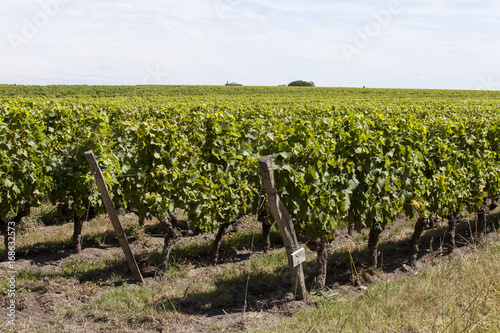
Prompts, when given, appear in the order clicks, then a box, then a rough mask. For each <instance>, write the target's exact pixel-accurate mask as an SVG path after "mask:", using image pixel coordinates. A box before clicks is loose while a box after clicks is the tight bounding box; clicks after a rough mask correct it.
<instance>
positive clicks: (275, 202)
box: [259, 155, 307, 300]
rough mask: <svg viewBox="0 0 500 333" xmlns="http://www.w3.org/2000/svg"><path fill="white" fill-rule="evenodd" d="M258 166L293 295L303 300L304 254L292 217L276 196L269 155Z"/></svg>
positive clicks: (261, 158)
mask: <svg viewBox="0 0 500 333" xmlns="http://www.w3.org/2000/svg"><path fill="white" fill-rule="evenodd" d="M259 166H260V171H261V173H262V180H263V182H264V188H265V189H266V192H267V198H268V202H269V208H270V210H271V214H272V215H273V217H274V219H275V220H276V222H277V223H278V227H279V230H280V234H281V237H282V238H283V243H284V244H285V249H286V254H287V257H288V267H289V268H290V273H291V275H292V286H294V290H295V296H296V298H297V299H301V300H305V299H306V298H307V290H306V283H305V279H304V271H303V269H302V262H303V260H304V259H305V256H304V254H303V253H302V251H300V249H299V244H298V242H297V236H296V235H295V229H294V227H293V221H292V217H291V216H290V214H289V213H288V211H287V210H286V207H285V205H284V204H283V202H281V200H280V197H279V196H278V193H277V190H276V182H275V181H274V168H273V160H272V157H271V155H268V156H263V157H260V158H259ZM298 258H300V259H298ZM301 259H302V260H301ZM297 263H298V265H297Z"/></svg>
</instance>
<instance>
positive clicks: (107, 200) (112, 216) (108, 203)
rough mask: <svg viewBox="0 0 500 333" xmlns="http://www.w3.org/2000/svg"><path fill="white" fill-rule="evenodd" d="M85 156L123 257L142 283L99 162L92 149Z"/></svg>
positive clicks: (135, 276)
mask: <svg viewBox="0 0 500 333" xmlns="http://www.w3.org/2000/svg"><path fill="white" fill-rule="evenodd" d="M85 156H86V157H87V161H88V162H89V164H90V169H92V173H93V174H94V177H95V181H96V183H97V187H98V188H99V192H101V196H102V201H103V202H104V206H105V207H106V211H107V212H108V216H109V220H110V221H111V224H112V225H113V228H114V229H115V234H116V238H118V241H119V242H120V245H121V247H122V249H123V253H124V254H125V258H127V262H128V266H129V267H130V271H131V272H132V275H133V276H134V278H135V279H136V280H137V281H138V282H140V283H143V282H144V279H143V278H142V274H141V271H140V270H139V266H138V265H137V261H136V260H135V257H134V254H133V253H132V250H131V249H130V246H129V244H128V241H127V236H126V235H125V232H124V231H123V228H122V225H121V223H120V219H119V218H118V213H117V212H116V209H115V205H114V204H113V201H112V200H111V197H110V196H109V192H108V187H107V186H106V181H105V180H104V176H103V175H102V172H101V168H100V167H99V164H98V163H97V160H96V159H95V157H94V153H93V152H92V150H89V151H86V152H85Z"/></svg>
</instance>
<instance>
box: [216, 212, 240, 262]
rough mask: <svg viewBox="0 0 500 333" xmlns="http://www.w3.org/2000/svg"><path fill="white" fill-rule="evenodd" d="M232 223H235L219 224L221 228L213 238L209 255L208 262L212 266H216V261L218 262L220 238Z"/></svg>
mask: <svg viewBox="0 0 500 333" xmlns="http://www.w3.org/2000/svg"><path fill="white" fill-rule="evenodd" d="M234 223H235V222H226V223H223V224H221V226H220V227H219V231H218V232H217V235H216V236H215V240H214V246H213V248H212V253H211V254H210V261H211V262H212V264H213V265H217V261H219V251H220V245H221V243H222V237H223V236H224V235H225V234H226V232H227V229H228V228H229V227H230V226H231V225H232V224H234Z"/></svg>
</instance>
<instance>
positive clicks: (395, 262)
mask: <svg viewBox="0 0 500 333" xmlns="http://www.w3.org/2000/svg"><path fill="white" fill-rule="evenodd" d="M489 220H490V222H491V221H493V220H494V221H498V213H497V214H491V216H490V218H489ZM409 224H411V222H409V221H407V220H403V219H402V220H398V221H395V223H394V224H393V225H392V227H391V228H387V229H386V230H384V232H383V233H382V235H381V240H382V244H381V245H380V247H379V251H380V253H379V263H380V268H379V269H378V270H377V271H376V272H375V274H374V275H370V274H369V273H368V269H367V268H368V267H367V264H366V262H367V258H368V252H367V249H366V244H365V243H366V242H363V240H364V239H366V237H367V234H368V230H362V231H361V233H359V234H355V235H353V236H350V235H348V234H347V230H345V231H344V230H342V231H339V232H338V234H337V235H336V238H335V240H334V241H333V243H332V245H331V250H332V254H331V256H330V259H329V265H328V276H327V281H326V285H327V287H326V288H325V289H324V290H321V291H311V292H312V293H313V294H315V295H320V296H322V297H336V296H338V295H344V296H347V297H357V296H359V295H360V294H361V293H363V291H364V290H366V289H367V286H368V285H369V284H371V283H377V282H388V281H391V280H395V279H399V278H411V277H412V276H414V275H416V274H418V273H419V271H421V270H422V269H425V268H427V267H429V266H432V265H435V264H436V263H438V262H440V261H443V260H447V259H448V257H449V255H447V254H445V253H446V251H444V250H443V242H444V237H445V232H446V223H443V224H444V225H442V226H440V227H438V228H436V229H434V230H429V231H426V232H424V234H423V236H422V239H421V242H420V252H419V255H418V257H419V260H418V265H417V269H412V268H410V267H409V266H408V257H409V255H410V252H409V248H408V240H409V235H410V234H411V229H409V228H408V227H407V226H408V225H409ZM47 228H53V227H47ZM240 228H248V229H249V230H255V231H256V232H258V231H259V230H260V225H258V224H257V223H256V222H253V221H250V222H245V223H244V224H243V225H241V226H240ZM474 228H475V222H474V221H471V222H462V223H461V224H460V225H459V226H458V228H457V248H456V249H455V250H454V251H453V254H452V255H453V256H460V255H467V254H468V253H470V252H471V251H473V250H474V247H476V246H486V245H487V244H488V243H490V242H496V241H498V240H499V233H497V232H491V231H493V230H494V227H492V226H491V225H490V227H489V231H490V232H489V233H488V234H487V235H486V237H485V238H484V239H483V240H482V241H481V242H476V241H474V240H473V239H472V237H471V233H473V232H472V231H473V230H474ZM402 230H403V231H402ZM214 237H215V234H214V233H212V234H202V235H198V236H195V237H189V238H188V237H186V238H183V239H182V240H181V241H180V242H179V243H178V244H177V245H181V244H185V243H186V242H191V243H194V244H197V243H199V244H200V246H205V247H206V248H207V249H209V246H207V245H206V244H207V242H209V241H211V240H213V238H214ZM274 238H275V239H272V240H274V241H275V242H274V244H273V249H272V251H283V247H282V246H283V245H282V244H280V242H279V239H276V237H274ZM130 241H131V247H132V250H133V252H134V253H135V254H136V256H137V259H138V262H139V265H140V267H141V271H142V272H143V275H144V276H145V284H146V285H152V286H154V287H156V286H158V287H159V286H160V285H164V284H168V283H172V282H175V283H177V284H180V285H182V287H183V288H185V292H184V296H183V297H180V298H178V299H174V300H171V302H172V305H173V308H174V309H175V310H173V309H170V310H169V312H170V315H169V316H168V318H166V319H165V320H159V319H158V318H157V317H148V316H144V317H143V318H135V319H133V320H132V319H130V318H127V317H126V316H123V317H117V318H109V317H106V316H102V317H100V316H99V315H96V314H93V315H91V316H89V315H83V316H82V315H78V314H75V315H72V316H68V315H65V314H64V313H65V312H64V311H65V310H67V309H69V308H72V309H76V310H78V309H81V308H82V307H83V306H85V305H86V304H89V302H90V301H91V300H93V299H95V298H97V297H99V296H100V295H102V294H103V293H105V292H106V291H109V290H110V289H112V288H115V287H117V286H119V285H123V284H127V285H128V288H138V285H137V284H136V283H135V282H134V281H133V280H125V281H123V280H122V281H120V279H118V280H116V279H109V277H110V276H112V275H113V274H114V275H117V276H123V275H125V276H126V275H127V272H128V267H127V264H126V262H125V260H122V261H118V262H117V264H115V265H112V266H110V267H106V268H104V269H101V270H97V271H91V272H87V273H83V274H81V273H78V272H76V273H75V274H74V275H73V276H67V275H64V274H62V275H60V276H59V277H57V278H53V277H52V276H54V274H55V273H64V272H65V270H66V269H67V268H68V267H69V266H70V265H71V263H72V262H74V261H75V260H78V261H84V262H88V263H91V262H94V261H97V260H102V259H103V258H116V257H117V256H120V255H122V251H121V248H120V247H119V245H118V242H116V243H115V244H113V245H110V246H106V247H100V248H89V247H87V248H86V247H85V243H84V249H83V251H82V253H81V254H80V255H78V256H76V255H74V254H73V252H72V251H71V250H70V249H67V250H60V251H59V252H56V253H43V254H33V255H30V254H29V253H28V254H27V255H26V256H24V257H21V258H18V260H17V261H16V263H15V269H16V270H17V271H19V270H23V269H30V271H32V272H33V274H38V276H40V275H41V276H45V277H44V278H41V279H34V281H28V282H25V283H23V284H22V285H18V286H17V290H18V291H17V318H16V319H17V320H16V327H15V329H16V330H15V331H16V332H33V331H38V330H41V329H40V327H44V326H46V327H47V329H46V331H47V332H56V331H61V332H104V331H106V332H128V331H130V332H132V331H133V332H211V331H214V332H215V331H228V332H233V331H234V332H237V331H254V330H265V329H271V328H272V327H274V326H275V325H276V324H278V323H279V322H280V321H281V320H282V319H283V318H286V317H287V316H292V315H293V314H294V313H296V312H297V311H301V310H307V309H310V308H312V307H314V301H312V300H309V301H308V302H302V301H295V300H294V299H293V298H294V297H293V294H292V293H291V292H290V291H291V290H292V288H291V283H290V282H289V279H288V278H287V276H288V275H287V269H286V267H285V268H283V271H281V272H278V273H279V274H277V276H276V278H274V279H271V280H266V281H263V282H259V281H257V280H256V279H250V283H249V284H248V289H247V286H246V283H245V282H246V281H245V280H243V281H239V283H233V284H231V285H232V286H233V288H232V289H231V290H230V291H229V289H230V288H229V289H228V290H226V288H227V285H225V282H224V281H223V282H222V283H220V284H217V290H216V292H215V294H217V293H219V294H224V293H225V292H227V293H228V297H226V298H224V297H223V298H222V299H224V301H220V299H221V298H220V297H219V298H217V299H214V300H210V297H207V298H203V297H200V294H199V293H198V294H197V293H196V292H191V290H190V286H191V284H192V283H193V278H189V277H188V276H185V277H183V276H182V274H181V277H175V278H171V277H169V276H168V274H165V275H162V274H159V273H158V271H157V270H156V269H155V267H153V265H152V264H151V262H150V261H149V260H148V256H147V253H150V252H151V251H152V249H156V250H157V249H160V251H161V247H162V242H163V239H162V238H149V237H144V236H143V237H137V238H135V239H131V240H130ZM203 244H205V245H203ZM208 244H209V243H208ZM263 247H264V244H263V243H262V242H258V241H257V242H255V244H254V248H253V249H251V247H250V244H246V245H241V246H225V247H224V246H223V248H222V251H221V255H220V259H219V262H220V263H219V264H218V265H217V266H211V265H209V253H208V252H207V251H205V253H204V252H203V251H201V255H197V256H196V257H195V258H194V259H193V258H189V260H190V262H191V263H190V265H191V267H190V269H191V276H192V275H193V274H194V276H195V277H196V278H195V280H200V281H202V280H206V279H211V278H212V279H213V278H216V277H218V276H220V274H221V272H222V271H224V270H225V269H226V270H229V269H237V270H238V269H241V270H244V269H245V267H249V261H250V260H252V258H258V257H264V256H266V254H265V253H264V252H263ZM308 256H309V259H308V261H307V262H306V263H305V264H304V271H305V275H306V285H307V286H308V287H311V286H313V285H314V282H315V270H316V263H315V261H314V258H315V254H314V253H312V252H308ZM8 271H9V267H8V265H7V263H0V279H5V278H6V277H7V272H8ZM124 272H125V273H124ZM130 278H131V277H130ZM232 282H234V281H230V282H228V283H232ZM236 282H238V281H236ZM245 294H247V297H248V303H247V304H248V306H247V307H244V304H245V302H244V299H245ZM208 296H209V295H208ZM0 297H1V298H0V304H1V305H2V307H1V308H0V322H2V325H0V331H2V332H10V331H14V330H12V328H9V327H10V326H8V325H3V323H4V321H5V322H6V321H7V319H6V318H7V309H6V304H5V302H6V301H8V297H7V293H6V291H1V292H0ZM312 299H317V297H314V298H312ZM42 331H44V330H42Z"/></svg>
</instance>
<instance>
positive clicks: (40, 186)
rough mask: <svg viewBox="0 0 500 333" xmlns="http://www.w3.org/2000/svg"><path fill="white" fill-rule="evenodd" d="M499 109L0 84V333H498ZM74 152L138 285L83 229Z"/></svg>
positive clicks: (108, 244)
mask: <svg viewBox="0 0 500 333" xmlns="http://www.w3.org/2000/svg"><path fill="white" fill-rule="evenodd" d="M499 100H500V93H497V92H480V91H477V92H476V91H436V90H390V89H386V90H383V89H347V88H344V89H342V88H335V89H333V88H302V87H301V88H292V87H193V86H179V87H174V86H171V87H157V86H144V87H87V86H68V87H64V86H51V87H24V86H0V107H1V110H0V111H1V116H2V118H1V123H0V132H1V133H2V139H1V140H2V141H1V142H0V144H1V149H2V150H1V156H0V157H1V160H0V167H1V169H0V177H1V181H0V188H1V189H2V198H1V202H0V217H1V222H2V223H0V224H1V225H0V226H1V227H2V228H1V229H2V236H4V239H6V241H5V242H4V244H5V247H3V248H0V255H1V256H2V257H6V258H7V260H8V261H6V262H4V263H3V264H2V270H1V272H0V274H1V275H0V287H1V288H2V290H4V292H3V307H2V309H1V311H2V312H1V313H0V315H1V316H2V318H4V319H5V322H6V323H7V322H8V318H9V317H8V316H7V315H8V313H9V312H8V311H9V309H8V304H9V302H10V301H11V300H12V299H15V302H16V303H15V304H16V308H15V310H16V311H15V312H16V323H15V326H14V325H10V324H9V325H10V326H9V325H6V326H5V327H4V328H3V330H5V331H27V332H34V331H42V332H43V331H51V332H53V331H55V330H59V331H63V332H66V331H82V332H83V331H117V332H118V331H144V332H149V331H165V332H169V331H171V332H205V331H239V330H244V331H266V330H270V331H304V332H328V331H345V332H350V331H362V332H373V331H379V332H394V331H399V332H429V331H430V332H444V331H491V332H495V331H498V330H500V323H499V321H498V319H497V318H498V317H499V313H498V306H499V304H498V300H499V286H498V282H497V281H498V267H497V266H498V265H496V262H498V253H499V251H498V248H499V246H500V243H499V241H498V236H499V234H498V232H497V229H498V220H499V218H498V216H497V214H498V212H497V209H496V206H497V200H498V196H497V195H498V194H499V186H500V158H499V156H498V149H499V146H498V145H499V139H498V138H499V137H500V136H499V135H500V126H499V125H500V117H499V115H500V113H499V105H500V104H499ZM89 149H92V150H93V151H94V153H95V155H96V156H97V158H98V160H99V164H100V165H101V168H102V169H103V173H104V175H105V179H106V182H107V186H108V188H109V191H110V194H111V196H112V198H113V201H114V203H115V205H116V207H118V208H119V211H120V213H121V221H122V223H123V225H124V228H125V231H126V234H127V236H129V242H130V244H131V247H132V250H133V252H134V254H135V256H136V260H137V261H138V263H139V267H140V269H141V271H142V273H143V276H144V278H145V283H144V284H137V283H135V281H134V280H133V279H132V276H131V275H130V272H129V270H128V266H127V262H126V261H125V259H124V257H123V253H122V252H121V250H120V247H119V244H118V242H117V240H116V238H115V236H114V234H113V231H112V230H113V229H112V227H111V225H110V222H109V220H108V218H107V216H106V215H105V214H103V212H104V209H103V205H102V200H101V198H100V195H99V192H98V191H97V190H96V188H95V184H94V183H93V176H92V174H91V172H90V169H89V166H88V163H87V161H86V159H85V156H84V154H83V152H84V151H87V150H89ZM263 155H272V157H273V160H274V163H275V173H276V182H277V185H278V190H279V195H280V196H281V197H282V200H283V202H284V204H285V206H286V207H287V208H288V209H289V211H290V213H291V214H292V216H293V217H294V226H295V229H296V231H297V233H298V235H299V240H300V242H301V243H302V244H304V245H305V246H306V251H307V259H306V262H305V263H304V272H305V276H306V286H307V288H308V290H309V297H308V301H307V302H302V301H299V300H295V298H294V294H293V293H292V290H293V288H292V286H291V283H290V279H289V271H288V268H287V256H286V253H285V251H284V246H283V242H282V240H281V237H280V235H279V232H278V231H277V229H276V226H272V219H271V220H270V221H269V219H268V216H269V212H268V211H267V209H266V207H267V205H266V204H265V198H266V197H265V195H264V194H263V190H262V185H261V180H260V174H259V168H258V164H257V158H258V157H259V156H263ZM172 213H175V214H172ZM486 217H487V218H486ZM10 221H13V222H12V224H10V223H9V222H10ZM268 221H269V222H268ZM9 227H10V228H9ZM348 231H349V232H348ZM5 235H8V236H12V235H13V238H12V237H5ZM218 236H224V237H222V238H221V243H218V241H217V239H219V238H220V237H218ZM9 238H11V240H10V243H9ZM268 238H269V239H268ZM12 243H14V244H12ZM9 244H10V245H9ZM9 246H11V247H13V248H12V249H11V251H7V250H5V248H7V249H9ZM14 247H15V248H14ZM75 252H76V253H75ZM9 256H10V257H15V260H11V259H9ZM11 265H14V266H11ZM495 265H496V266H495ZM13 267H14V268H15V271H16V274H15V279H14V280H15V292H14V294H15V295H13V296H11V295H10V294H9V288H11V281H12V279H10V280H9V277H10V276H11V275H12V274H11V275H9V274H10V273H9V271H10V272H12V270H13ZM54 327H55V329H54Z"/></svg>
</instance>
